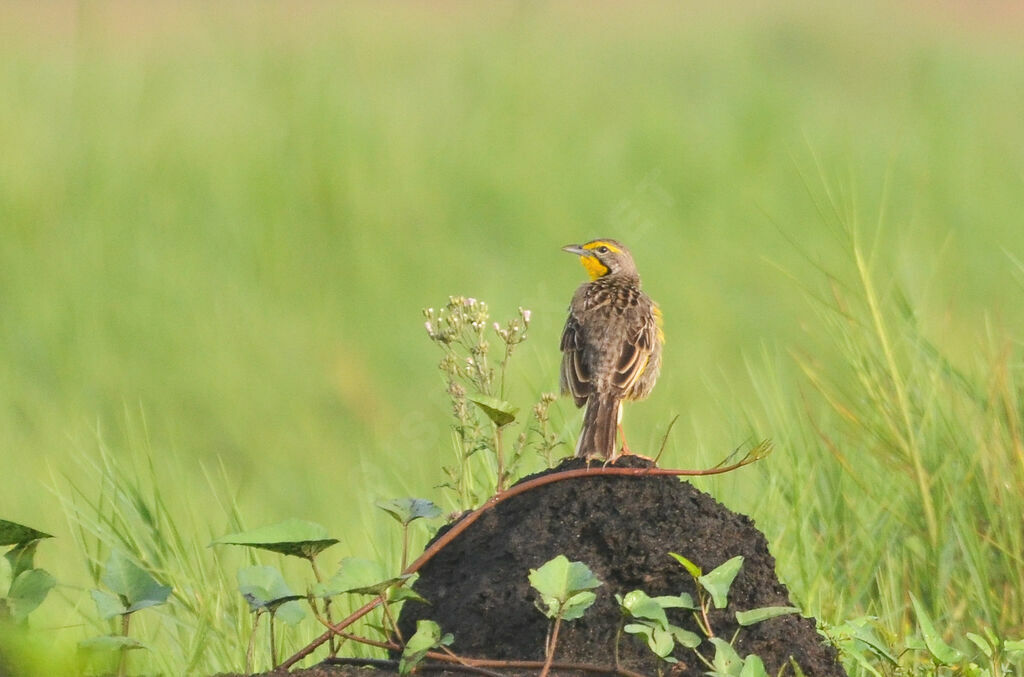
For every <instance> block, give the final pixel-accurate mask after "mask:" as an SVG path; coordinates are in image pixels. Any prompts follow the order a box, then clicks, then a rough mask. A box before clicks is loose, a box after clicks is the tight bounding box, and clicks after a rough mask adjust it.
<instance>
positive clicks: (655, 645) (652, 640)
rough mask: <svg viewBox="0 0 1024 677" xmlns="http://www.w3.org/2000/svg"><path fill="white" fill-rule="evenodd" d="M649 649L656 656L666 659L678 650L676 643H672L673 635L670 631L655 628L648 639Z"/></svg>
mask: <svg viewBox="0 0 1024 677" xmlns="http://www.w3.org/2000/svg"><path fill="white" fill-rule="evenodd" d="M647 647H648V648H649V649H650V650H651V651H653V652H654V655H655V656H657V657H658V658H662V659H664V658H666V657H667V656H668V655H669V654H671V653H672V649H674V648H676V643H675V642H674V641H672V635H671V634H670V633H669V632H668V631H666V630H662V629H660V628H655V629H654V631H653V632H651V635H650V637H649V638H648V639H647Z"/></svg>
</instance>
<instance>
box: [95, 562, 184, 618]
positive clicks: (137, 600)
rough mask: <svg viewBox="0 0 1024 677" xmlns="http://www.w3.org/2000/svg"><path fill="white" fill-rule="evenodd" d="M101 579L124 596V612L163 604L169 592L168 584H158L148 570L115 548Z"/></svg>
mask: <svg viewBox="0 0 1024 677" xmlns="http://www.w3.org/2000/svg"><path fill="white" fill-rule="evenodd" d="M102 581H103V584H104V585H106V586H107V587H108V588H110V589H111V590H113V591H114V592H116V593H117V594H118V595H121V596H122V597H123V598H124V600H123V601H124V602H125V604H126V605H127V607H128V608H127V609H126V611H125V613H132V612H134V611H138V610H139V609H145V608H146V607H150V606H156V605H157V604H163V603H164V602H166V601H167V597H168V595H170V594H171V587H170V586H169V585H160V583H159V582H158V581H157V580H156V579H155V578H153V577H152V576H151V575H150V574H149V572H148V571H146V570H145V569H143V568H141V567H140V566H139V565H137V564H136V563H135V562H133V561H132V560H130V559H128V557H126V556H125V555H123V554H121V553H120V552H119V551H117V550H115V551H114V552H112V553H110V557H109V558H108V559H107V565H106V568H105V569H104V571H103V578H102Z"/></svg>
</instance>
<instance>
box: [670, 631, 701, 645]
mask: <svg viewBox="0 0 1024 677" xmlns="http://www.w3.org/2000/svg"><path fill="white" fill-rule="evenodd" d="M668 631H669V632H671V633H672V636H673V637H675V638H676V641H677V642H679V643H680V644H682V645H683V646H685V647H686V648H687V649H696V648H697V647H698V646H700V635H698V634H697V633H695V632H690V631H689V630H684V629H683V628H680V627H678V626H675V625H669V626H668Z"/></svg>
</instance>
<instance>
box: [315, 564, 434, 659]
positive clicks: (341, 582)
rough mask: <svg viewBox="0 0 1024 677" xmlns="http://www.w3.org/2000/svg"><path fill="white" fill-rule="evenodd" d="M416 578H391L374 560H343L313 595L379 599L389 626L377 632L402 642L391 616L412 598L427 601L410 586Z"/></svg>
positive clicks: (405, 575)
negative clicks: (401, 604) (395, 609)
mask: <svg viewBox="0 0 1024 677" xmlns="http://www.w3.org/2000/svg"><path fill="white" fill-rule="evenodd" d="M412 577H413V576H412V575H411V574H400V575H398V576H393V575H389V574H388V572H387V571H386V570H385V568H384V566H383V565H382V564H381V563H379V562H375V561H373V560H368V559H362V558H360V557H346V558H344V559H343V560H341V563H340V566H339V567H338V571H337V572H336V573H335V574H334V575H333V576H331V578H329V579H328V580H327V581H325V582H323V583H320V584H317V585H315V586H313V589H312V590H311V593H310V594H311V595H312V596H314V597H317V598H322V599H329V598H330V597H334V596H337V595H342V594H349V595H370V596H372V597H376V598H378V599H379V601H380V605H379V606H380V607H381V610H382V614H383V618H384V620H385V621H386V623H387V625H386V626H379V627H375V629H376V630H377V631H378V632H380V634H381V636H382V637H384V638H385V639H388V638H390V636H391V635H392V634H393V635H394V636H395V637H397V638H398V639H399V641H402V635H401V632H399V630H398V623H397V621H396V619H395V617H394V615H393V614H392V613H391V609H390V606H391V605H392V604H395V603H398V602H404V601H406V600H409V599H416V600H419V601H422V602H426V600H424V599H423V598H422V597H420V596H419V595H418V594H417V593H416V592H415V591H413V590H412V589H411V588H410V587H409V586H408V584H407V582H408V581H409V580H410V579H411V578H412ZM399 584H401V585H399Z"/></svg>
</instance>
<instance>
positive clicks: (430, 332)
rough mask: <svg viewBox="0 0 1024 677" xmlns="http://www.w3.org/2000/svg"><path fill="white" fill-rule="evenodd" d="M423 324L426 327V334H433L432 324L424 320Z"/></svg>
mask: <svg viewBox="0 0 1024 677" xmlns="http://www.w3.org/2000/svg"><path fill="white" fill-rule="evenodd" d="M423 326H424V327H426V328H427V333H428V334H430V335H431V336H433V335H434V325H432V324H430V323H429V322H424V323H423Z"/></svg>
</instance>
